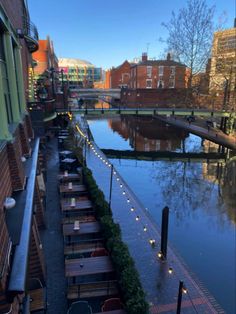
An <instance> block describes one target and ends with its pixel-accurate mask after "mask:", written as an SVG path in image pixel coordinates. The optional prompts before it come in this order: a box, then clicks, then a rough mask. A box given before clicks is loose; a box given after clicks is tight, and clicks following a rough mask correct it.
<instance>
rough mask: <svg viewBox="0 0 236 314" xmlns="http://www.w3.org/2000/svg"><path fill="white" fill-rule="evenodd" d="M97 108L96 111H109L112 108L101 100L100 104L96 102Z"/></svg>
mask: <svg viewBox="0 0 236 314" xmlns="http://www.w3.org/2000/svg"><path fill="white" fill-rule="evenodd" d="M95 108H96V109H102V108H103V109H109V108H110V104H108V103H107V102H104V101H102V100H99V101H98V102H96V104H95Z"/></svg>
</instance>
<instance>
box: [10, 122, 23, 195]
mask: <svg viewBox="0 0 236 314" xmlns="http://www.w3.org/2000/svg"><path fill="white" fill-rule="evenodd" d="M7 153H8V163H9V168H10V174H11V181H12V189H13V191H18V190H22V189H23V188H24V184H25V174H24V169H23V165H22V161H21V157H22V155H23V152H22V146H21V140H20V131H19V127H18V128H17V130H16V131H15V134H14V140H13V141H12V142H8V143H7Z"/></svg>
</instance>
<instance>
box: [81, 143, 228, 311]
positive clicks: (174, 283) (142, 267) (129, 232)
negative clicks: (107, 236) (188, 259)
mask: <svg viewBox="0 0 236 314" xmlns="http://www.w3.org/2000/svg"><path fill="white" fill-rule="evenodd" d="M95 147H96V146H95ZM96 151H97V152H98V153H99V155H100V156H102V157H103V158H104V159H106V157H105V155H104V154H103V153H102V152H101V151H99V149H98V147H96ZM86 157H87V158H86V160H87V165H88V167H89V168H90V169H91V170H92V172H93V175H94V178H95V179H96V181H97V184H98V185H99V187H100V188H101V189H102V190H103V192H104V194H105V196H106V199H107V200H108V198H109V182H110V171H111V168H109V167H108V166H107V165H106V164H105V163H104V162H103V161H101V160H100V159H99V158H98V157H97V156H96V155H95V152H94V151H92V150H91V149H90V148H88V150H87V154H86ZM106 160H107V159H106ZM107 161H108V162H109V160H107ZM115 171H116V170H115ZM137 175H138V173H137ZM117 178H119V181H117ZM121 182H122V185H123V186H122V188H121V187H120V183H121ZM123 191H124V192H125V195H123V194H122V192H123ZM111 207H112V212H113V218H114V220H115V221H116V222H118V223H119V224H120V227H121V230H122V238H123V240H124V242H126V244H127V245H128V247H129V251H130V253H131V255H132V257H133V259H134V261H135V264H136V268H137V270H138V272H139V275H140V279H141V282H142V285H143V288H144V291H145V293H146V298H147V301H148V302H149V304H150V313H151V314H155V313H176V305H177V297H178V286H179V280H182V281H183V282H184V285H185V286H186V288H187V293H186V294H183V298H182V310H181V313H184V314H190V313H191V314H192V313H201V314H204V313H224V311H223V310H222V309H221V308H220V306H219V305H218V304H217V302H216V301H215V299H214V298H213V297H212V296H211V295H210V293H209V292H208V291H207V290H206V289H204V288H203V287H202V286H201V285H200V284H199V283H197V281H196V280H195V279H194V278H193V276H192V275H191V274H190V272H189V271H188V269H187V267H186V265H185V264H184V263H183V261H181V259H180V257H178V256H177V254H176V253H175V252H174V251H173V250H172V249H171V247H170V246H168V256H167V260H166V261H163V260H160V259H159V258H158V257H157V253H158V252H159V250H160V232H159V230H158V227H157V225H156V224H155V223H154V222H153V219H152V218H151V217H150V216H149V214H148V212H147V211H146V210H145V208H144V206H143V205H142V204H141V203H140V202H139V200H138V199H137V198H136V196H135V195H134V194H133V193H132V191H131V190H130V189H129V187H128V185H127V184H126V183H125V181H124V180H123V179H122V178H121V176H120V175H119V174H118V172H117V174H116V175H114V180H113V188H112V203H111ZM132 207H134V208H135V210H134V211H132V210H131V208H132ZM137 217H138V218H139V219H138V220H136V219H137ZM144 226H146V228H147V231H144ZM150 239H155V241H156V245H155V247H152V246H151V245H150V243H149V240H150ZM169 267H172V268H173V273H172V274H169V272H168V269H169Z"/></svg>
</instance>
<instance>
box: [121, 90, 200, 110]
mask: <svg viewBox="0 0 236 314" xmlns="http://www.w3.org/2000/svg"><path fill="white" fill-rule="evenodd" d="M193 102H194V99H193V96H192V94H191V93H190V91H189V90H188V89H186V88H178V89H177V88H169V89H168V88H161V89H160V88H159V89H146V88H145V89H125V88H124V89H122V90H121V103H122V104H123V105H125V106H129V107H150V106H151V107H160V108H161V107H167V108H168V107H177V108H178V107H179V108H181V107H183V104H184V106H185V107H186V106H188V105H190V106H191V105H192V104H193Z"/></svg>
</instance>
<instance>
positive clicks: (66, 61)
mask: <svg viewBox="0 0 236 314" xmlns="http://www.w3.org/2000/svg"><path fill="white" fill-rule="evenodd" d="M58 60H59V67H75V66H80V67H94V65H93V64H92V63H91V62H89V61H86V60H81V59H72V58H59V59H58Z"/></svg>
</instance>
